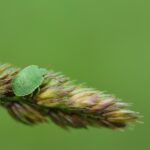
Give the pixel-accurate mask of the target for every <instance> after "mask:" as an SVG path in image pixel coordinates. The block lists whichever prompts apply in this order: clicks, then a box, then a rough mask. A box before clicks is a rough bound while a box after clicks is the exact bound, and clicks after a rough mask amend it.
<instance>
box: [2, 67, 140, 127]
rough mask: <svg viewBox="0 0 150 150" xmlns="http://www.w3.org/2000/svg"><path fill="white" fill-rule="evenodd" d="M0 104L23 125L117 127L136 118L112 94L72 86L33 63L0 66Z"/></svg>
mask: <svg viewBox="0 0 150 150" xmlns="http://www.w3.org/2000/svg"><path fill="white" fill-rule="evenodd" d="M0 105H1V106H2V107H4V108H5V109H6V110H7V111H8V113H9V114H10V115H11V116H12V117H13V118H14V119H16V120H17V121H19V122H21V123H24V124H26V125H35V124H38V123H42V122H48V120H52V121H53V122H54V123H55V124H57V125H58V126H60V127H62V128H64V129H68V128H69V127H72V128H87V127H89V126H94V127H95V126H96V127H106V128H111V129H118V128H124V127H126V126H127V125H128V124H129V123H130V122H134V121H136V120H137V119H138V118H139V115H138V113H136V112H134V111H131V110H129V108H128V106H129V105H128V104H127V103H124V102H121V101H120V100H119V99H118V98H116V97H115V96H112V95H110V94H106V93H104V92H102V91H98V90H94V89H92V88H87V87H86V86H83V85H76V84H74V83H73V82H72V81H71V80H70V79H69V78H68V77H66V76H64V75H62V74H61V73H56V72H54V71H51V70H47V69H44V68H40V67H38V66H36V65H31V66H28V67H26V68H24V69H20V68H17V67H13V66H12V65H9V64H3V65H0Z"/></svg>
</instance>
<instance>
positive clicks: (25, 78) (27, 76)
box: [12, 65, 47, 96]
mask: <svg viewBox="0 0 150 150" xmlns="http://www.w3.org/2000/svg"><path fill="white" fill-rule="evenodd" d="M46 73H47V70H46V69H44V68H39V67H38V66H36V65H31V66H28V67H26V68H24V69H23V70H21V71H20V72H19V73H18V74H17V76H16V77H15V78H14V79H13V81H12V89H13V92H14V93H15V95H16V96H26V95H29V94H31V93H32V92H33V91H35V90H36V89H37V88H38V87H39V86H40V85H41V84H42V82H43V80H44V77H43V75H44V74H46Z"/></svg>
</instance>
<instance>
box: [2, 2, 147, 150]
mask: <svg viewBox="0 0 150 150" xmlns="http://www.w3.org/2000/svg"><path fill="white" fill-rule="evenodd" d="M149 8H150V1H149V0H25V1H20V0H13V1H12V0H1V1H0V61H1V62H11V63H13V64H15V65H17V66H20V67H24V66H27V65H30V64H37V65H40V66H45V67H49V66H50V67H52V68H53V69H54V70H55V71H62V72H63V73H64V74H66V75H68V76H70V77H71V78H72V79H77V80H78V82H79V83H81V82H86V83H87V84H88V85H89V86H91V87H95V88H97V89H101V90H104V91H109V93H114V94H115V95H117V96H118V97H120V98H122V99H123V100H124V101H126V102H131V103H133V104H134V105H133V107H132V108H133V109H134V110H135V111H139V112H141V114H142V115H143V116H144V118H143V119H142V121H143V122H144V124H136V125H135V127H134V129H131V130H130V128H129V129H126V130H125V131H124V132H121V131H111V130H109V129H97V128H96V129H95V128H90V129H89V130H73V129H72V130H70V132H66V131H64V130H62V129H60V128H58V127H56V126H55V125H54V124H53V123H49V124H42V125H38V126H35V127H28V126H25V125H22V124H19V123H17V122H15V121H14V120H12V118H11V117H10V116H9V115H8V114H7V113H6V111H5V110H3V109H0V149H2V150H41V149H44V150H46V149H49V150H59V149H60V150H83V149H86V150H102V149H106V150H141V149H144V150H149V149H150V135H149V132H150V128H149V127H150V117H149V115H150V67H149V66H150V17H149V16H150V9H149Z"/></svg>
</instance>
